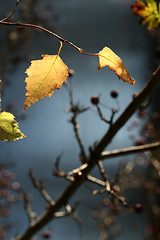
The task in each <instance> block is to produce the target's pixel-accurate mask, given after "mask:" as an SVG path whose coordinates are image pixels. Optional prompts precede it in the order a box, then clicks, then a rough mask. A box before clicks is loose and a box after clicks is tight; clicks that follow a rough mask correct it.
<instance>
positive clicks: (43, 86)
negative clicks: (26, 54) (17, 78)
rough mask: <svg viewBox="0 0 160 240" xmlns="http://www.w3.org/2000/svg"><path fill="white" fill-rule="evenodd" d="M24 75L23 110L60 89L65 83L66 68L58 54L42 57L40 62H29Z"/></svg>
mask: <svg viewBox="0 0 160 240" xmlns="http://www.w3.org/2000/svg"><path fill="white" fill-rule="evenodd" d="M26 73H27V75H28V77H27V78H26V79H25V82H26V83H27V86H26V90H27V93H26V99H25V103H24V108H23V110H25V109H26V108H27V107H29V106H30V105H31V104H33V103H35V102H36V101H38V100H39V99H43V98H45V97H46V96H49V97H50V96H51V95H52V94H53V92H54V90H55V89H60V88H61V86H62V84H63V82H66V81H67V78H68V67H67V66H66V65H65V63H64V62H63V61H62V59H61V58H60V57H59V54H57V55H43V56H42V59H41V60H34V61H31V66H30V67H29V68H28V69H27V70H26Z"/></svg>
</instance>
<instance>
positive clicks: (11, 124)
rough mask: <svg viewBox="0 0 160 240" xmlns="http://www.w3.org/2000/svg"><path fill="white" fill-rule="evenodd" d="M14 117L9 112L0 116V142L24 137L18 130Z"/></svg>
mask: <svg viewBox="0 0 160 240" xmlns="http://www.w3.org/2000/svg"><path fill="white" fill-rule="evenodd" d="M14 118H15V117H14V115H13V114H11V113H9V112H2V113H1V114H0V139H1V140H2V141H9V142H10V141H15V140H18V139H21V138H26V136H25V135H24V134H23V133H22V132H21V131H20V130H19V127H18V123H17V122H16V120H14Z"/></svg>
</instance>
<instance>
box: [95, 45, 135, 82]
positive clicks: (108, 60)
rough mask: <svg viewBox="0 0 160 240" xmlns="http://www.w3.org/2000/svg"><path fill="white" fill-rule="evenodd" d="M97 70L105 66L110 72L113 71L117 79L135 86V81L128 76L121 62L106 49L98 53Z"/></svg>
mask: <svg viewBox="0 0 160 240" xmlns="http://www.w3.org/2000/svg"><path fill="white" fill-rule="evenodd" d="M98 56H99V64H98V70H100V69H102V68H103V67H105V66H108V67H109V69H110V70H113V71H114V72H115V73H116V74H117V76H118V77H119V79H122V80H123V81H124V82H128V83H130V84H135V80H134V79H133V78H132V77H131V76H130V75H129V73H128V71H127V70H126V69H125V67H124V64H123V62H122V60H121V59H120V58H119V57H118V56H117V55H116V54H115V53H114V52H113V51H112V50H111V49H110V48H108V47H104V48H103V49H102V50H101V51H100V52H99V53H98Z"/></svg>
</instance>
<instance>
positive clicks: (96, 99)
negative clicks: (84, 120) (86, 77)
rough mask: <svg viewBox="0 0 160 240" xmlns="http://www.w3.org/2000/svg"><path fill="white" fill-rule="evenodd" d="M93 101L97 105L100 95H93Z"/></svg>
mask: <svg viewBox="0 0 160 240" xmlns="http://www.w3.org/2000/svg"><path fill="white" fill-rule="evenodd" d="M91 103H92V104H94V105H97V104H98V103H99V97H98V96H92V97H91Z"/></svg>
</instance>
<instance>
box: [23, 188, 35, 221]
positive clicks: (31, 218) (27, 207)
mask: <svg viewBox="0 0 160 240" xmlns="http://www.w3.org/2000/svg"><path fill="white" fill-rule="evenodd" d="M23 199H24V208H25V210H26V213H27V216H28V219H29V223H30V225H31V224H32V223H33V222H34V221H35V220H36V218H37V217H38V216H37V214H36V213H35V212H32V210H31V205H30V204H29V201H28V196H27V194H26V193H25V194H24V198H23Z"/></svg>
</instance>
